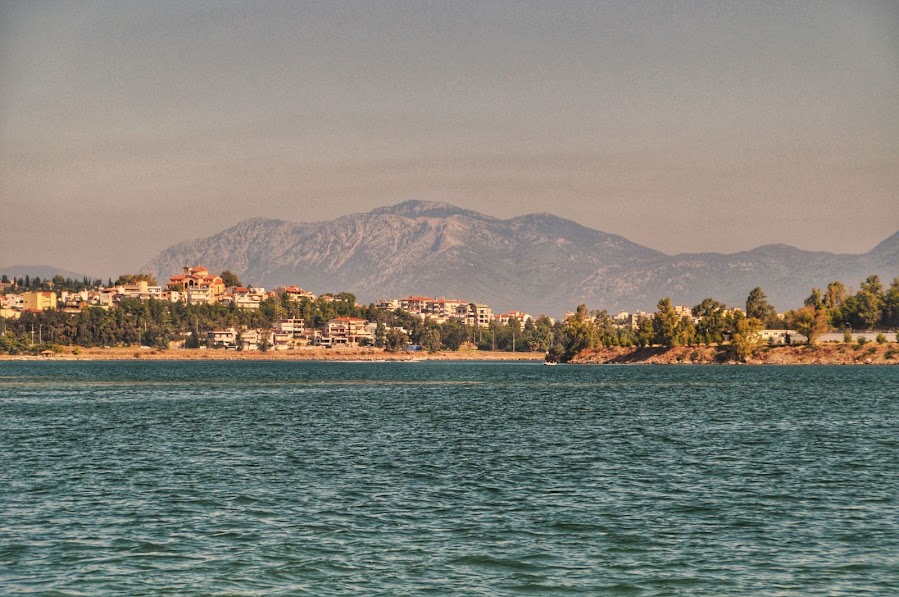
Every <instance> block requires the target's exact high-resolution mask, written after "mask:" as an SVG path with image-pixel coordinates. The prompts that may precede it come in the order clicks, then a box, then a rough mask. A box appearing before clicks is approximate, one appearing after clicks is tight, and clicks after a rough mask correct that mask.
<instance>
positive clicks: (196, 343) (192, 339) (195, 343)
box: [184, 330, 200, 348]
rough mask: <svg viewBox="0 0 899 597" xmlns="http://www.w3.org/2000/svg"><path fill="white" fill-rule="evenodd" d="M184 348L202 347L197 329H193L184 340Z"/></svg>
mask: <svg viewBox="0 0 899 597" xmlns="http://www.w3.org/2000/svg"><path fill="white" fill-rule="evenodd" d="M184 348H200V335H199V334H197V331H196V330H193V331H192V332H191V333H190V336H188V337H187V340H185V341H184Z"/></svg>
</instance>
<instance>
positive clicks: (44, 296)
mask: <svg viewBox="0 0 899 597" xmlns="http://www.w3.org/2000/svg"><path fill="white" fill-rule="evenodd" d="M131 277H132V278H140V279H134V280H130V281H129V282H128V283H122V284H110V285H108V286H103V285H98V286H96V287H91V288H85V289H83V290H80V291H69V290H60V291H56V290H53V289H52V286H53V285H54V283H53V282H52V281H50V282H48V283H47V284H48V285H49V286H50V287H51V289H50V290H34V291H25V292H15V291H14V289H15V287H16V286H17V285H16V284H14V283H11V282H0V291H2V292H3V294H0V317H5V318H12V319H17V318H19V317H21V315H22V313H38V312H42V311H45V310H59V311H61V312H63V313H68V314H72V315H76V314H79V313H81V312H82V311H83V310H85V309H89V308H93V307H96V308H100V309H106V310H108V309H110V308H113V307H115V306H117V305H120V304H121V303H122V301H125V300H128V299H132V300H138V301H151V300H156V301H164V302H170V303H184V304H189V305H213V304H217V305H222V306H233V307H234V308H236V309H239V310H245V311H256V310H259V309H260V306H261V305H262V304H263V303H264V302H265V301H266V300H276V301H278V302H279V303H282V302H283V303H286V304H290V303H297V304H298V303H300V302H301V301H303V300H304V299H306V300H309V301H316V300H321V301H324V302H328V301H331V300H334V298H335V296H334V295H332V294H323V295H320V296H319V295H316V294H315V293H312V292H309V291H307V290H304V289H302V288H300V287H299V286H283V287H279V288H276V289H274V290H270V291H266V289H265V288H260V287H251V286H240V285H232V286H229V285H226V283H225V280H224V279H223V278H222V276H221V275H215V274H212V273H210V272H209V270H208V269H207V268H205V267H203V266H194V267H189V266H188V267H184V268H183V271H182V272H181V273H179V274H176V275H173V276H171V277H170V278H169V280H168V283H167V284H166V285H165V286H162V285H158V284H152V283H151V282H152V281H153V280H150V279H148V278H149V277H148V276H147V277H141V276H137V277H134V276H131ZM355 306H356V307H357V308H359V309H362V308H363V307H364V306H363V305H360V304H358V303H356V305H355ZM374 307H375V308H376V309H378V310H381V311H387V312H393V311H397V310H401V311H404V312H406V313H408V314H411V315H413V316H415V317H417V318H419V319H421V320H422V321H424V320H429V321H431V322H434V323H437V324H442V323H447V322H457V323H460V324H462V325H464V326H468V327H472V328H488V327H489V326H490V324H491V323H492V322H495V323H496V324H498V325H507V324H508V323H509V321H510V320H513V319H514V320H517V321H518V322H520V323H521V324H524V323H526V322H527V321H530V320H533V319H534V318H533V317H532V316H531V315H529V314H527V313H523V312H521V311H510V312H507V313H493V310H492V309H491V308H490V306H489V305H487V304H484V303H478V302H472V301H467V300H459V299H447V298H435V297H424V296H409V297H406V298H389V299H382V300H379V301H376V302H375V303H374ZM550 321H552V320H550ZM392 329H393V328H391V327H389V326H383V329H381V330H379V326H378V323H377V322H373V321H368V320H366V319H364V318H361V317H351V316H343V317H335V318H332V319H329V320H328V321H326V322H325V323H324V325H321V326H318V327H310V326H309V325H307V322H305V321H304V320H303V319H298V318H293V317H280V318H277V319H275V320H274V321H273V323H272V326H271V328H268V329H249V328H247V327H246V326H244V327H242V328H237V327H228V328H223V329H214V330H209V331H207V332H206V333H205V338H204V340H205V346H206V347H208V348H223V349H237V348H240V349H242V350H260V349H261V350H267V349H273V350H290V349H293V348H298V347H304V346H321V347H325V348H337V347H357V346H374V345H376V341H377V339H378V335H379V334H381V333H383V334H385V335H386V334H388V333H389V332H390V331H391V330H392ZM396 329H398V330H399V331H400V332H402V333H403V334H406V335H408V333H409V332H408V330H406V329H404V328H402V327H398V328H396ZM183 343H184V342H181V344H183Z"/></svg>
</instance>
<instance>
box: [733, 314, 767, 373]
mask: <svg viewBox="0 0 899 597" xmlns="http://www.w3.org/2000/svg"><path fill="white" fill-rule="evenodd" d="M762 328H763V325H762V322H761V321H759V320H758V319H756V318H754V317H746V316H745V315H743V314H742V313H736V314H735V315H733V316H732V327H731V330H732V332H731V339H730V353H731V357H732V358H733V359H734V360H735V361H739V362H741V363H745V362H746V360H747V359H748V358H749V357H750V356H751V355H752V353H753V351H754V350H755V348H756V346H758V344H759V342H760V341H761V336H759V333H758V332H759V330H761V329H762Z"/></svg>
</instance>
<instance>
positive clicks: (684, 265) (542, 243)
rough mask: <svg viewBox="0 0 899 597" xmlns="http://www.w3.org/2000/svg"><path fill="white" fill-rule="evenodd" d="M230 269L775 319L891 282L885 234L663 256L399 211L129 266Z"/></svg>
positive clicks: (481, 297) (590, 234)
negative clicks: (818, 299)
mask: <svg viewBox="0 0 899 597" xmlns="http://www.w3.org/2000/svg"><path fill="white" fill-rule="evenodd" d="M197 264H200V265H204V266H206V267H208V268H209V269H210V271H216V272H220V271H223V270H225V269H230V270H231V271H233V272H235V273H237V274H238V275H239V276H240V279H241V280H242V281H243V282H244V283H245V284H246V283H249V284H254V285H257V286H264V287H266V288H272V287H275V286H280V285H286V284H299V285H301V286H303V287H304V288H307V289H309V290H312V291H314V292H318V293H321V292H327V291H334V292H338V291H344V290H345V291H350V292H353V293H355V294H356V295H357V296H358V297H359V299H360V301H362V302H369V301H373V300H376V299H378V298H387V297H396V298H401V297H405V296H408V295H410V294H421V295H429V296H445V297H447V298H461V299H464V300H471V301H483V302H487V303H489V304H490V305H491V306H492V307H493V308H494V310H495V311H497V310H508V309H513V308H514V309H522V310H524V311H527V312H530V313H534V314H536V313H548V314H555V315H559V314H561V313H564V312H565V311H567V310H571V309H573V308H574V307H576V306H577V305H578V304H581V303H586V304H587V305H588V307H589V308H591V309H599V308H604V309H608V310H609V311H619V310H622V309H624V310H637V309H644V310H650V309H654V308H655V304H656V302H657V301H658V299H659V298H661V297H665V296H670V297H671V299H672V301H673V302H674V303H676V304H686V305H694V304H697V303H698V302H700V301H701V300H702V299H703V298H706V297H714V298H716V299H718V300H721V301H723V302H726V303H727V304H729V305H732V306H742V305H743V304H744V302H745V300H746V296H747V295H748V294H749V291H750V290H752V289H753V288H755V287H756V286H761V287H762V288H763V289H764V290H765V292H766V293H767V295H768V297H769V300H770V302H771V303H772V304H774V305H775V306H776V307H778V308H779V309H781V310H784V309H788V308H795V307H798V306H801V304H802V301H803V299H804V298H805V297H806V296H808V294H809V293H810V291H811V289H812V288H813V287H823V286H826V285H827V283H829V282H831V281H833V280H841V281H843V282H844V283H846V284H847V285H858V283H859V282H860V281H861V280H863V279H864V278H865V277H866V276H868V275H869V274H872V273H876V274H879V275H880V276H881V277H882V278H884V279H885V280H886V281H889V280H891V279H892V277H894V276H896V275H899V271H897V270H899V232H897V233H896V234H894V235H893V236H891V237H890V238H888V239H886V240H884V241H883V242H881V243H880V244H879V245H878V246H877V247H875V248H874V249H873V250H871V251H870V252H868V253H865V254H860V255H855V254H834V253H827V252H811V251H803V250H800V249H797V248H795V247H791V246H787V245H765V246H762V247H759V248H757V249H753V250H752V251H744V252H740V253H733V254H720V253H693V254H680V255H666V254H664V253H661V252H659V251H655V250H653V249H650V248H648V247H644V246H641V245H639V244H636V243H633V242H631V241H629V240H627V239H626V238H624V237H621V236H618V235H614V234H609V233H606V232H601V231H598V230H594V229H592V228H587V227H585V226H581V225H580V224H578V223H576V222H573V221H571V220H566V219H564V218H560V217H557V216H553V215H551V214H546V213H537V214H528V215H524V216H518V217H515V218H510V219H507V220H503V219H499V218H494V217H491V216H487V215H484V214H481V213H478V212H475V211H471V210H466V209H462V208H459V207H456V206H454V205H450V204H447V203H437V202H427V201H405V202H403V203H399V204H396V205H392V206H386V207H380V208H378V209H375V210H372V211H370V212H368V213H359V214H351V215H347V216H343V217H340V218H337V219H335V220H331V221H327V222H305V223H294V222H287V221H284V220H275V219H264V218H253V219H249V220H244V221H242V222H239V223H238V224H236V225H235V226H232V227H231V228H228V229H226V230H223V231H222V232H219V233H217V234H214V235H212V236H210V237H208V238H204V239H196V240H191V241H186V242H183V243H179V244H177V245H174V246H172V247H169V248H168V249H165V250H164V251H163V252H162V253H160V254H159V256H157V257H156V258H155V259H154V260H153V261H151V262H150V263H148V264H147V265H145V266H144V267H143V268H142V271H147V272H150V273H152V274H154V275H155V276H156V277H157V278H158V279H159V280H160V281H164V280H166V279H168V277H169V276H171V275H172V274H174V273H176V272H180V271H181V268H182V267H183V266H185V265H197Z"/></svg>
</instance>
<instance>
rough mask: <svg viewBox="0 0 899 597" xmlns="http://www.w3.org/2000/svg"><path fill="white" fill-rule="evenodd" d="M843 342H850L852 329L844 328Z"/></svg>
mask: <svg viewBox="0 0 899 597" xmlns="http://www.w3.org/2000/svg"><path fill="white" fill-rule="evenodd" d="M843 342H845V343H846V344H851V343H852V331H851V330H845V331H844V332H843Z"/></svg>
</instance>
